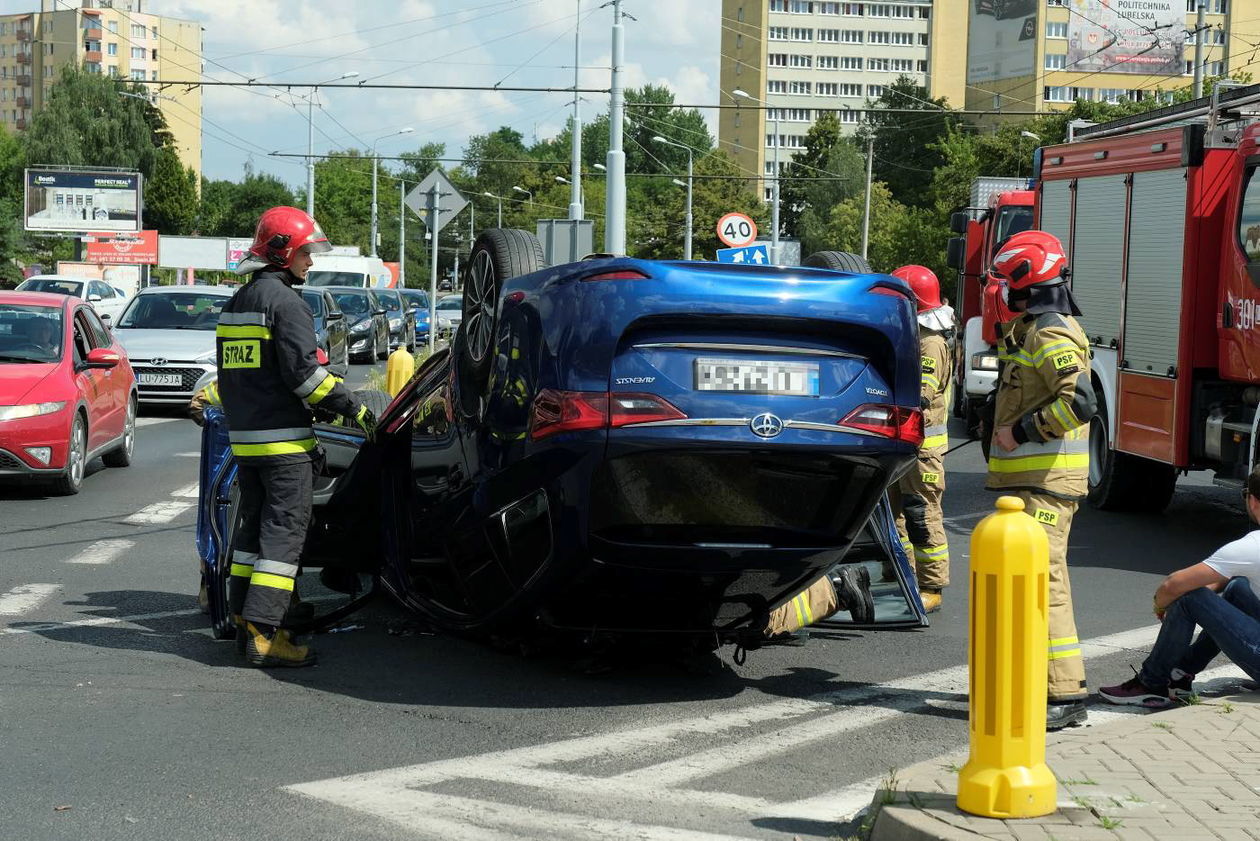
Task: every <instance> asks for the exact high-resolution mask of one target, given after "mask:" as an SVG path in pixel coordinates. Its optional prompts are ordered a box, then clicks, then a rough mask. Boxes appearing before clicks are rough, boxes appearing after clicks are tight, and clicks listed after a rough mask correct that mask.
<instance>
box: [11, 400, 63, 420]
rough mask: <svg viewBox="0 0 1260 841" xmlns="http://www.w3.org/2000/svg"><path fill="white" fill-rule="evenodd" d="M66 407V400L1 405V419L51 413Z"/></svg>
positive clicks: (31, 416) (14, 418)
mask: <svg viewBox="0 0 1260 841" xmlns="http://www.w3.org/2000/svg"><path fill="white" fill-rule="evenodd" d="M64 408H66V401H64V400H62V401H61V402H59V403H27V404H26V405H25V406H0V421H7V420H18V419H19V418H33V417H37V416H39V415H51V414H52V413H53V412H60V411H61V410H62V409H64Z"/></svg>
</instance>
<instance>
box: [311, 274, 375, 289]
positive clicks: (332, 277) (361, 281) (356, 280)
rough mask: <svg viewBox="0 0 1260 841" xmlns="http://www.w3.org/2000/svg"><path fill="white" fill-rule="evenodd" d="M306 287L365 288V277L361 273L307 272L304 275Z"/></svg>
mask: <svg viewBox="0 0 1260 841" xmlns="http://www.w3.org/2000/svg"><path fill="white" fill-rule="evenodd" d="M306 284H307V285H308V286H358V287H365V286H367V275H365V274H364V273H363V272H330V271H318V272H317V271H313V270H312V271H309V272H307V273H306Z"/></svg>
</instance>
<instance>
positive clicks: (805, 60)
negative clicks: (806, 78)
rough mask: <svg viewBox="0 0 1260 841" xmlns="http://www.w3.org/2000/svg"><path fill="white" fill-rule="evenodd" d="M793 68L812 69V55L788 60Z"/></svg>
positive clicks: (793, 57)
mask: <svg viewBox="0 0 1260 841" xmlns="http://www.w3.org/2000/svg"><path fill="white" fill-rule="evenodd" d="M790 64H791V65H792V66H793V67H813V66H814V57H813V56H812V55H794V56H792V57H791V59H790Z"/></svg>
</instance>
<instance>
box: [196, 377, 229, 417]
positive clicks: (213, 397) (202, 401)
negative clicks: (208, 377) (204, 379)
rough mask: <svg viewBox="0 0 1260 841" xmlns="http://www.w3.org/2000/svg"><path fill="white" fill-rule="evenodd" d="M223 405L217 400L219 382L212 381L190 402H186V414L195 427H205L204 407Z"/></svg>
mask: <svg viewBox="0 0 1260 841" xmlns="http://www.w3.org/2000/svg"><path fill="white" fill-rule="evenodd" d="M222 405H223V401H221V400H219V382H218V380H212V381H210V383H208V384H207V385H206V386H204V387H203V388H202V389H201V390H200V391H198V392H197V393H196V394H194V395H193V396H192V400H189V401H188V414H189V415H191V416H192V419H193V422H194V423H196V424H197V426H205V424H206V407H207V406H215V407H219V406H222Z"/></svg>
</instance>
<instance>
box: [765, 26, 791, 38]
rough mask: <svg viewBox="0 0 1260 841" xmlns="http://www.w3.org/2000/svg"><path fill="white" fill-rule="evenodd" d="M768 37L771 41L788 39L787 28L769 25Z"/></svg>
mask: <svg viewBox="0 0 1260 841" xmlns="http://www.w3.org/2000/svg"><path fill="white" fill-rule="evenodd" d="M769 38H770V40H771V41H786V40H787V39H788V28H787V27H786V26H772V27H770V34H769Z"/></svg>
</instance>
